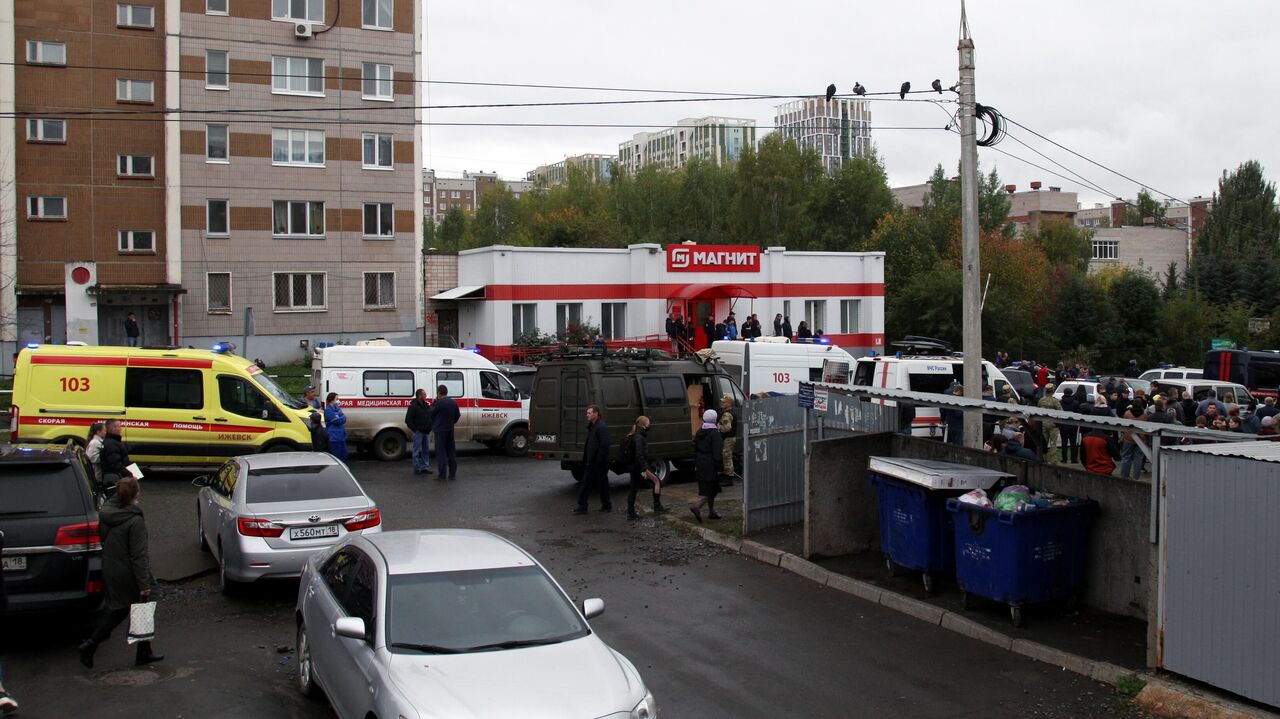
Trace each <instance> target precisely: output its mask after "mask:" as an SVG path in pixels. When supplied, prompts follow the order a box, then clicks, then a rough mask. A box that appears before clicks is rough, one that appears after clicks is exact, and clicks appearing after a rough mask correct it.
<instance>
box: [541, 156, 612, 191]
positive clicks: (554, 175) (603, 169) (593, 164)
mask: <svg viewBox="0 0 1280 719" xmlns="http://www.w3.org/2000/svg"><path fill="white" fill-rule="evenodd" d="M617 163H618V157H617V155H597V154H585V155H574V156H572V157H566V158H564V159H563V160H561V161H559V162H553V163H551V164H550V165H538V166H537V167H535V168H534V169H532V170H530V171H529V173H528V175H526V178H527V180H528V181H529V182H531V183H533V184H539V185H542V186H544V187H551V186H553V185H562V184H564V183H566V182H568V181H569V173H570V172H571V171H572V170H574V169H575V168H576V169H581V170H583V171H585V172H586V173H587V175H588V176H590V177H592V178H594V179H595V180H596V181H597V182H608V181H609V180H610V179H611V178H612V177H613V168H614V165H616V164H617Z"/></svg>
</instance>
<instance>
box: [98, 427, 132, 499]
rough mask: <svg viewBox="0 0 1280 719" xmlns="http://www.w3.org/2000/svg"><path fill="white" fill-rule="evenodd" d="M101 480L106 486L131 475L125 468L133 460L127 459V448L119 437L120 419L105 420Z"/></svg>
mask: <svg viewBox="0 0 1280 719" xmlns="http://www.w3.org/2000/svg"><path fill="white" fill-rule="evenodd" d="M100 457H101V462H102V481H103V483H104V484H106V485H107V486H108V487H109V486H111V485H113V484H115V483H116V482H117V481H119V480H120V478H121V477H128V476H132V475H131V474H130V473H129V470H128V469H126V468H127V467H128V466H129V465H130V464H132V463H133V462H132V461H130V459H129V450H128V449H127V448H126V447H125V446H124V440H123V439H121V437H120V420H118V419H109V420H107V437H106V439H104V440H102V454H101V455H100Z"/></svg>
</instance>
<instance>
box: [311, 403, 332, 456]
mask: <svg viewBox="0 0 1280 719" xmlns="http://www.w3.org/2000/svg"><path fill="white" fill-rule="evenodd" d="M311 451H313V452H328V451H329V430H327V429H325V428H324V418H323V417H321V416H320V413H319V412H312V413H311Z"/></svg>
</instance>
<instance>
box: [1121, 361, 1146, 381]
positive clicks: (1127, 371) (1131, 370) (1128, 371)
mask: <svg viewBox="0 0 1280 719" xmlns="http://www.w3.org/2000/svg"><path fill="white" fill-rule="evenodd" d="M1141 375H1142V370H1140V369H1138V360H1136V359H1131V360H1129V366H1128V367H1125V368H1124V376H1125V377H1126V378H1128V379H1137V378H1138V377H1139V376H1141Z"/></svg>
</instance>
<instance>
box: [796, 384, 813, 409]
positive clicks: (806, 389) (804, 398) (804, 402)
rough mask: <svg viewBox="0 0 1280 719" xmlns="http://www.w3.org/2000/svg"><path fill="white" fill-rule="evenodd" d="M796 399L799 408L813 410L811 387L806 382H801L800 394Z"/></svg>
mask: <svg viewBox="0 0 1280 719" xmlns="http://www.w3.org/2000/svg"><path fill="white" fill-rule="evenodd" d="M796 397H797V399H798V400H799V401H800V406H801V407H808V408H809V409H813V385H811V384H809V383H808V382H801V383H800V394H798V395H796Z"/></svg>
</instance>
